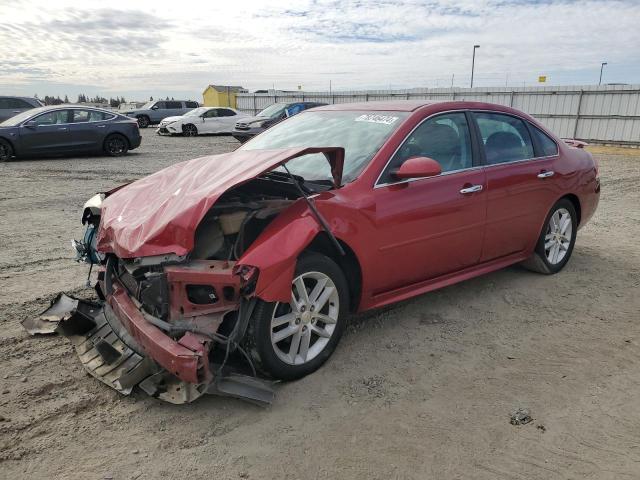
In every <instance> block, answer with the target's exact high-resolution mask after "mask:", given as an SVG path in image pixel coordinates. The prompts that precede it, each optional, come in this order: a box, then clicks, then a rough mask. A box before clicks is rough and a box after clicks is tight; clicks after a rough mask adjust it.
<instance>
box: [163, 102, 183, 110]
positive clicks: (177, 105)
mask: <svg viewBox="0 0 640 480" xmlns="http://www.w3.org/2000/svg"><path fill="white" fill-rule="evenodd" d="M165 103H166V104H167V106H166V108H168V109H170V110H176V109H180V108H182V102H165Z"/></svg>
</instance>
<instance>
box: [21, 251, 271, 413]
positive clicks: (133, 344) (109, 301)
mask: <svg viewBox="0 0 640 480" xmlns="http://www.w3.org/2000/svg"><path fill="white" fill-rule="evenodd" d="M222 263H223V262H207V261H197V262H194V264H191V265H172V266H167V267H165V273H166V275H167V280H168V282H169V291H170V310H171V313H170V316H169V318H168V320H169V322H166V321H164V320H160V319H158V318H156V317H153V316H151V315H150V314H148V313H147V312H146V311H145V310H144V308H142V306H141V304H140V302H139V301H138V300H137V299H136V298H134V297H133V296H132V295H130V292H129V291H128V290H127V288H126V287H125V286H124V284H121V283H120V282H119V281H115V282H113V283H112V284H111V285H110V287H109V293H108V294H107V295H106V300H105V301H104V302H103V303H93V302H88V301H84V300H78V299H74V298H71V297H68V296H66V295H64V294H60V295H59V296H58V297H57V298H56V300H55V301H54V302H52V305H51V307H50V308H49V309H47V310H46V311H44V312H43V313H42V314H41V315H40V316H39V317H38V318H36V319H30V320H26V321H24V322H23V326H24V327H25V329H26V330H27V331H28V332H29V333H31V334H32V335H33V334H48V333H59V334H61V335H64V336H66V337H68V338H69V340H70V341H71V343H72V344H73V345H74V347H75V350H76V353H77V354H78V357H79V358H80V361H81V362H82V364H83V366H84V368H85V369H86V370H87V371H88V372H89V373H90V374H91V375H92V376H94V377H95V378H97V379H98V380H100V381H102V382H104V383H105V384H107V385H109V386H110V387H112V388H114V389H115V390H117V391H119V392H120V393H122V394H124V395H128V394H130V393H131V391H132V389H133V388H134V387H135V386H139V387H140V388H141V389H142V390H144V391H145V392H147V393H148V394H149V395H151V396H154V397H157V398H160V399H162V400H165V401H168V402H170V403H177V404H179V403H189V402H191V401H193V400H195V399H197V398H198V397H200V396H201V395H203V394H205V393H215V394H222V395H228V396H234V397H239V398H244V399H248V400H250V401H253V402H256V403H259V404H265V403H270V402H271V401H272V399H273V391H272V390H271V388H270V386H269V385H268V384H265V383H264V382H261V381H260V380H258V379H254V378H250V377H245V376H243V375H237V374H234V373H232V374H229V373H228V372H225V373H223V374H222V376H220V377H216V375H214V371H216V372H217V371H218V366H217V365H216V366H214V365H213V363H212V362H211V359H210V352H211V351H212V348H213V340H212V336H210V335H208V334H207V333H208V332H210V333H211V334H215V333H216V332H217V329H218V327H219V326H220V324H221V323H222V319H223V317H224V315H225V314H227V313H229V312H234V311H236V310H237V309H238V308H239V305H240V302H241V300H240V298H241V297H240V292H239V289H240V279H239V277H238V276H237V275H233V274H232V273H231V267H230V266H229V265H223V264H222ZM105 273H106V272H105ZM202 282H209V284H211V285H213V286H214V288H215V289H216V291H220V292H224V294H222V295H223V296H222V297H220V298H219V299H217V301H216V302H214V303H213V304H211V305H201V304H200V305H199V304H191V302H190V300H189V298H188V294H187V289H186V286H187V285H192V284H194V283H202ZM101 287H104V282H101ZM178 315H179V318H177V317H178ZM154 323H158V324H160V325H161V326H163V325H174V324H175V325H178V324H179V325H180V326H181V327H180V328H181V329H182V330H181V331H182V332H186V333H181V334H179V335H173V334H172V333H171V334H170V333H168V332H166V331H164V330H163V329H161V328H159V327H158V326H157V325H156V324H154ZM163 328H164V327H163ZM191 329H193V330H197V331H198V332H202V333H194V332H193V331H189V330H191Z"/></svg>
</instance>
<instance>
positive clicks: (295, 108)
mask: <svg viewBox="0 0 640 480" xmlns="http://www.w3.org/2000/svg"><path fill="white" fill-rule="evenodd" d="M302 110H304V104H302V103H294V104H293V105H291V106H289V107H287V113H288V114H289V116H290V117H293V116H294V115H295V114H297V113H300V112H301V111H302Z"/></svg>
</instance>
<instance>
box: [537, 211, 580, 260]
mask: <svg viewBox="0 0 640 480" xmlns="http://www.w3.org/2000/svg"><path fill="white" fill-rule="evenodd" d="M572 234H573V222H572V219H571V214H570V213H569V211H568V210H567V209H566V208H559V209H558V210H556V211H555V212H553V215H551V218H549V224H548V225H547V232H546V234H545V236H544V252H545V255H546V257H547V261H548V262H549V263H550V264H552V265H557V264H558V263H560V262H561V261H562V260H563V259H564V257H565V256H566V255H567V251H568V250H569V246H570V245H571V236H572Z"/></svg>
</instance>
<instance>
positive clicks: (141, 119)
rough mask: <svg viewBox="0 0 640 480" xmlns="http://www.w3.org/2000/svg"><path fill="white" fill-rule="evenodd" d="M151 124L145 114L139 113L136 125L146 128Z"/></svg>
mask: <svg viewBox="0 0 640 480" xmlns="http://www.w3.org/2000/svg"><path fill="white" fill-rule="evenodd" d="M150 124H151V120H149V117H147V116H146V115H140V116H139V117H138V126H139V127H140V128H147V127H148V126H149V125H150Z"/></svg>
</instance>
